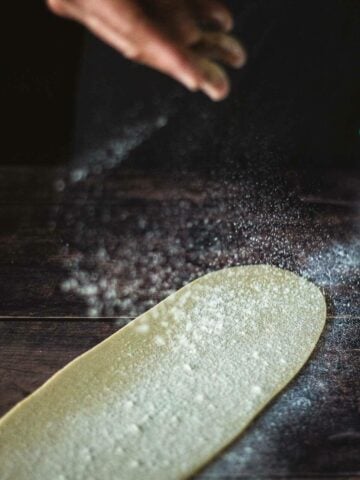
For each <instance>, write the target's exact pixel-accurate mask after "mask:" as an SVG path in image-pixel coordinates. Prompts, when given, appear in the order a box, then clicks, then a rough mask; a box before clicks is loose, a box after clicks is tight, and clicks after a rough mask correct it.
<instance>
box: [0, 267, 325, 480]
mask: <svg viewBox="0 0 360 480" xmlns="http://www.w3.org/2000/svg"><path fill="white" fill-rule="evenodd" d="M325 317H326V306H325V300H324V297H323V295H322V294H321V292H320V290H319V289H318V288H317V287H315V286H314V285H312V284H311V283H309V282H308V281H306V280H304V279H302V278H300V277H299V276H297V275H295V274H293V273H290V272H288V271H285V270H281V269H278V268H275V267H270V266H266V265H259V266H248V267H234V268H230V269H225V270H222V271H218V272H215V273H211V274H208V275H205V276H204V277H202V278H200V279H198V280H196V281H194V282H192V283H190V284H189V285H187V286H186V287H184V288H182V289H181V290H179V291H178V292H176V293H175V294H173V295H171V296H169V297H168V298H167V299H166V300H164V301H163V302H161V303H159V304H158V305H157V306H155V307H154V308H152V309H151V310H149V311H148V312H146V313H145V314H143V315H141V316H140V317H138V318H137V319H136V320H134V321H132V322H131V323H130V324H129V325H127V326H126V327H124V328H123V329H121V330H120V331H119V332H118V333H116V334H114V335H112V336H111V337H110V338H108V339H107V340H105V341H104V342H102V343H101V344H100V345H98V346H97V347H95V348H93V349H92V350H90V351H89V352H87V353H85V354H84V355H82V356H80V357H79V358H77V359H76V360H74V361H73V362H71V363H70V364H69V365H67V366H66V367H65V368H64V369H63V370H61V371H60V372H58V373H57V374H56V375H54V376H53V377H52V378H51V379H50V380H49V381H48V382H46V383H45V385H43V386H42V387H41V388H40V389H38V390H37V391H36V392H35V393H34V394H32V395H30V396H29V397H28V398H27V399H25V400H24V401H23V402H21V403H20V404H19V405H17V406H16V407H15V408H13V409H12V410H11V411H10V412H9V413H8V414H7V415H5V416H4V417H3V418H2V419H1V421H0V446H1V450H0V478H1V479H2V480H8V479H11V480H32V479H34V480H78V479H81V480H131V479H134V480H172V479H180V478H186V477H188V476H189V475H191V474H192V473H194V472H195V471H197V470H198V469H200V468H201V467H202V466H203V465H204V464H206V462H208V461H209V460H210V459H212V458H213V457H214V456H215V455H216V454H217V453H218V452H219V451H221V450H222V449H223V448H224V447H225V446H226V445H228V444H229V443H230V442H231V441H232V440H233V439H234V438H236V437H237V436H238V435H239V434H240V433H241V432H242V431H243V430H244V429H245V427H246V426H247V425H248V424H249V423H250V422H251V420H252V419H253V418H254V417H255V416H256V415H257V414H258V413H259V412H260V410H261V409H262V408H263V407H264V406H265V405H266V404H267V403H268V402H269V401H270V400H271V399H272V398H273V397H274V396H275V395H276V394H277V393H278V392H279V391H280V390H281V389H283V388H284V386H285V385H286V384H287V383H288V382H289V381H290V380H291V379H292V378H293V377H294V375H295V374H296V373H297V372H298V371H299V370H300V368H301V367H302V365H303V364H304V363H305V362H306V360H307V359H308V357H309V355H310V354H311V352H312V350H313V348H314V347H315V344H316V342H317V340H318V338H319V336H320V334H321V331H322V329H323V326H324V322H325Z"/></svg>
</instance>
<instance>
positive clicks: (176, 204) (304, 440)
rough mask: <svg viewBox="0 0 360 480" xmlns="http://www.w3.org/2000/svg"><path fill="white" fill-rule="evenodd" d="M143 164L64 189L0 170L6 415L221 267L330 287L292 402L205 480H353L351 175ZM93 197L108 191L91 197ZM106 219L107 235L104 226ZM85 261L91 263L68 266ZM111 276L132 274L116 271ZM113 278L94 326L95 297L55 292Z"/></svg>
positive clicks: (358, 323)
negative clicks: (270, 269)
mask: <svg viewBox="0 0 360 480" xmlns="http://www.w3.org/2000/svg"><path fill="white" fill-rule="evenodd" d="M147 148H150V147H149V145H148V146H147ZM143 154H144V149H143V148H142V147H140V150H139V148H137V149H135V151H134V152H133V153H132V154H131V157H132V166H131V168H130V167H129V165H128V163H127V162H125V163H124V164H122V165H120V166H116V167H112V168H110V169H109V170H106V169H105V171H104V172H102V173H95V174H90V175H89V177H88V178H87V179H84V180H82V181H79V182H76V183H71V182H70V181H66V182H65V183H66V186H65V188H64V189H63V186H64V185H63V184H62V183H61V182H60V181H59V178H65V176H66V175H68V172H65V173H64V168H61V169H60V170H59V169H51V168H49V167H39V168H30V167H29V168H25V167H24V168H20V167H16V168H10V167H6V168H5V167H3V168H2V170H1V185H2V188H1V194H0V195H1V204H2V205H1V223H2V225H4V226H5V228H4V229H3V230H2V232H1V237H0V242H1V243H0V245H1V250H0V251H1V257H0V258H1V260H0V261H1V268H0V275H1V282H0V296H1V304H2V306H1V310H2V314H3V315H4V316H6V317H7V318H3V319H2V320H1V322H0V342H1V348H0V359H1V360H0V365H1V367H0V368H1V370H0V372H1V376H0V409H1V413H5V412H6V411H7V410H8V409H9V408H11V407H12V406H13V405H14V404H16V403H17V402H18V401H19V400H21V399H22V398H24V397H25V396H27V395H28V394H29V393H31V392H32V391H34V389H36V388H37V387H38V386H40V385H41V384H42V383H43V382H44V381H45V380H46V379H47V378H49V377H50V376H51V375H52V374H53V373H54V372H56V371H57V370H58V369H59V368H61V367H62V366H64V365H65V364H66V363H68V362H69V361H70V360H71V359H72V358H75V357H76V356H77V355H79V354H80V353H82V352H84V351H86V350H87V349H88V348H90V347H92V346H93V345H96V344H97V343H98V342H100V341H101V340H103V339H105V338H107V337H108V336H109V335H110V334H112V333H114V332H115V331H117V330H118V329H119V328H120V327H121V325H123V324H124V323H126V321H128V320H129V319H130V318H131V317H133V316H134V315H135V314H137V313H139V312H141V311H143V310H144V309H146V308H147V307H148V306H149V305H150V304H151V303H152V302H157V301H158V300H160V299H161V298H163V297H164V296H166V295H167V294H168V293H169V289H177V288H178V287H180V286H181V285H182V284H184V283H186V282H188V281H189V280H191V279H192V278H194V277H196V276H198V275H200V274H202V273H205V272H207V271H209V270H213V269H216V268H221V267H223V266H228V265H235V264H247V263H259V262H268V263H272V264H277V265H281V266H283V267H286V268H290V269H291V270H294V271H297V272H299V273H302V274H304V275H307V276H308V277H309V278H311V279H312V280H313V281H315V283H318V284H319V285H320V286H321V288H322V289H323V291H324V292H325V294H326V297H327V302H328V320H327V325H326V329H325V332H324V334H323V336H322V338H321V340H320V343H319V346H318V347H317V349H316V351H315V353H314V354H313V355H312V357H311V359H310V361H309V363H308V364H307V365H306V367H305V368H304V369H303V370H302V372H301V373H300V375H299V376H298V377H297V378H296V379H295V380H294V381H293V382H292V384H291V385H290V387H289V388H287V389H286V390H285V392H283V393H282V394H281V395H280V396H279V397H278V398H277V399H275V401H274V402H272V404H271V405H270V406H269V408H267V409H266V411H265V412H264V413H263V414H262V415H260V417H259V418H258V419H257V420H256V421H255V422H254V424H253V425H252V426H251V427H250V428H249V429H248V431H247V432H246V433H245V434H244V435H243V436H242V437H241V438H240V439H239V440H237V441H236V442H235V443H234V444H233V445H232V446H231V447H230V448H228V449H227V451H226V452H225V453H224V454H222V455H221V456H220V457H219V458H218V459H217V460H216V461H215V462H213V464H212V465H210V466H209V467H208V468H207V469H205V471H204V472H203V474H201V475H199V478H206V479H210V478H216V479H225V478H248V479H257V478H266V479H268V478H296V479H301V478H311V479H315V478H333V477H334V478H344V479H345V478H346V479H349V478H357V477H358V476H359V471H360V416H359V400H360V384H359V371H360V355H359V351H360V350H359V349H360V343H359V342H360V340H359V339H360V314H359V289H358V286H359V270H358V267H359V244H358V237H357V233H358V231H357V228H358V212H359V203H358V200H357V193H358V192H359V186H360V179H359V177H358V176H356V172H355V171H353V170H350V171H349V170H346V169H343V170H341V169H328V170H327V171H324V170H323V169H319V170H316V169H309V170H307V171H305V172H304V171H301V172H300V173H299V169H298V170H296V169H294V168H290V167H289V165H288V164H287V163H285V165H282V170H281V175H280V176H279V172H280V170H279V165H275V163H274V164H273V165H272V166H271V168H268V167H267V166H264V165H263V164H262V163H261V162H260V163H259V165H258V166H257V168H254V165H252V166H251V168H248V166H246V165H243V166H242V168H241V169H238V168H236V169H235V170H236V172H237V174H236V175H235V177H234V175H233V173H234V170H233V171H232V175H231V176H230V178H229V176H228V171H229V169H228V166H226V168H224V169H223V168H221V169H220V170H218V171H216V174H214V172H212V171H211V169H210V171H209V169H203V168H190V167H188V168H184V167H183V166H182V168H181V169H175V170H173V171H172V172H170V171H169V169H168V167H166V166H163V167H161V166H158V167H157V168H156V169H151V168H145V167H144V166H143V165H141V164H140V165H139V164H138V163H137V161H138V160H137V159H138V158H142V156H143ZM139 163H140V162H139ZM70 171H72V170H71V168H70ZM239 171H240V173H239ZM309 179H311V182H310V180H309ZM54 182H55V184H56V185H57V190H61V191H60V192H59V191H56V188H53V185H54ZM99 184H102V185H103V188H102V189H101V192H99V191H94V188H96V186H97V185H99ZM258 185H259V186H260V187H258ZM254 186H255V187H254ZM59 187H60V188H59ZM254 188H255V190H254ZM258 188H260V191H262V194H261V195H260V196H259V198H258V200H256V192H257V189H258ZM254 194H255V196H254ZM259 199H260V200H259ZM109 212H110V213H109ZM106 214H108V215H110V219H112V221H111V222H109V219H107V220H106V221H105V222H102V221H101V218H102V217H103V216H104V215H106ZM240 217H241V218H240ZM139 219H140V222H139ZM79 222H80V224H81V227H79ZM149 232H150V233H149ZM151 232H152V233H151ZM215 239H216V240H215ZM99 242H100V243H99ZM176 242H177V243H176ZM65 243H67V244H68V245H67V246H65V248H64V244H65ZM100 244H101V245H102V246H103V247H104V248H105V249H106V252H107V258H106V261H105V267H106V268H105V270H104V266H103V264H102V262H103V260H101V262H100V263H99V262H98V261H97V260H96V255H97V252H98V249H99V245H100ZM133 244H134V248H133V247H132V245H133ZM136 251H137V252H138V254H137V255H136ZM124 252H125V256H124ZM79 253H81V254H82V255H83V259H82V261H81V262H80V264H79V263H78V262H75V265H76V267H74V263H73V260H74V258H77V256H78V255H79ZM155 254H157V255H158V256H159V258H158V259H157V261H156V262H154V255H155ZM118 263H120V264H121V265H123V268H121V269H119V270H115V269H114V268H115V267H114V265H115V266H116V265H117V264H118ZM79 265H80V267H79ZM166 268H167V271H168V276H167V277H164V276H162V271H163V270H164V269H166ZM106 270H107V271H110V273H111V274H110V277H112V278H113V277H114V275H115V272H116V271H117V274H116V275H117V280H118V283H117V287H116V288H117V290H118V295H119V298H121V302H120V305H116V306H113V302H112V301H105V300H101V301H100V307H99V310H98V311H97V312H96V317H101V318H89V308H90V309H91V305H90V306H89V305H88V303H87V302H88V300H89V297H88V296H87V295H86V294H84V293H83V294H81V293H79V291H78V292H77V293H76V292H74V291H68V290H67V289H66V288H65V291H64V289H62V288H61V285H63V284H64V282H65V284H66V282H68V280H69V278H70V279H74V278H77V277H76V276H77V275H78V274H79V271H83V272H87V274H88V275H90V276H91V274H93V275H94V276H93V283H95V284H98V282H99V281H100V276H101V275H103V274H104V271H106ZM157 275H158V276H159V278H160V280H158V279H157V277H156V276H157ZM110 277H109V278H110ZM135 281H137V283H136V285H137V288H135V284H134V282H135ZM129 285H131V288H130V289H128V290H126V287H128V286H129ZM85 286H88V283H85ZM147 287H149V288H148V290H149V291H148V292H147V291H146V289H147ZM124 289H125V294H123V293H122V292H123V291H124ZM139 292H140V293H139ZM127 298H129V299H130V300H129V301H128V302H127V301H126V299H127ZM115 309H117V310H116V315H115V313H114V312H115ZM109 315H110V316H112V317H113V318H106V317H109Z"/></svg>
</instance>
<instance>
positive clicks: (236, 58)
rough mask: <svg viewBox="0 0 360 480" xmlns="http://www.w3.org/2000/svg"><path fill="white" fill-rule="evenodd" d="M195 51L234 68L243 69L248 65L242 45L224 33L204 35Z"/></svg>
mask: <svg viewBox="0 0 360 480" xmlns="http://www.w3.org/2000/svg"><path fill="white" fill-rule="evenodd" d="M194 50H195V51H196V52H197V53H198V54H200V55H202V56H205V57H207V58H210V59H212V60H216V61H220V62H222V63H224V64H225V65H229V66H230V67H233V68H241V67H242V66H244V65H245V63H246V52H245V49H244V48H243V47H242V45H241V44H240V43H239V42H238V40H236V39H235V38H234V37H231V36H230V35H227V34H225V33H222V32H209V33H204V34H203V35H202V37H201V40H200V41H199V42H198V43H197V44H196V45H195V46H194Z"/></svg>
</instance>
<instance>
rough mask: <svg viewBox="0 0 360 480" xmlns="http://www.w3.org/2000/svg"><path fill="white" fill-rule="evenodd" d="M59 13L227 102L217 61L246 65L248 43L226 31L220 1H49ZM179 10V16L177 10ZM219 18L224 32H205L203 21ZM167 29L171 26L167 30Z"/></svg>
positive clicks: (228, 20) (228, 23) (225, 12)
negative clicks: (240, 42) (241, 42)
mask: <svg viewBox="0 0 360 480" xmlns="http://www.w3.org/2000/svg"><path fill="white" fill-rule="evenodd" d="M47 2H48V5H49V7H50V8H51V9H52V10H53V11H54V12H55V13H57V14H59V15H62V16H68V17H71V18H73V19H76V20H78V21H79V22H81V23H82V24H83V25H85V26H86V27H87V28H88V29H89V30H91V31H92V32H93V33H94V34H95V35H97V36H98V37H99V38H101V39H102V40H104V41H105V42H106V43H108V44H109V45H111V46H112V47H114V48H115V49H117V50H118V51H120V52H121V53H122V54H123V55H124V56H126V57H128V58H130V59H132V60H134V61H137V62H139V63H142V64H145V65H148V66H150V67H152V68H155V69H157V70H159V71H161V72H163V73H165V74H167V75H169V76H171V77H172V78H174V79H176V80H177V81H179V82H180V83H182V84H183V85H184V86H185V87H187V88H188V89H189V90H192V91H195V90H201V91H203V92H204V93H205V94H206V95H208V96H209V97H210V98H211V99H213V100H222V99H223V98H225V97H226V96H227V94H228V93H229V90H230V84H229V79H228V76H227V74H226V72H225V71H224V70H223V68H222V67H220V66H219V65H217V64H216V63H215V62H216V61H221V62H223V63H225V64H227V65H230V66H232V67H240V66H242V65H243V64H244V63H245V60H246V54H245V51H244V49H243V47H242V46H241V45H240V44H239V43H238V42H237V40H235V39H234V38H233V37H230V36H229V35H227V34H226V33H224V31H225V30H228V29H230V28H231V27H232V17H231V15H230V13H229V12H228V10H227V9H226V8H225V7H223V6H222V4H221V3H218V2H217V0H191V5H192V8H194V6H195V8H196V9H197V13H196V16H194V10H190V9H189V3H188V2H190V0H157V1H156V2H154V1H153V0H142V2H143V3H141V4H140V3H138V2H137V1H135V0H103V1H102V2H101V3H100V2H97V1H96V0H47ZM174 12H175V14H174ZM199 18H201V19H202V20H203V21H207V22H210V21H211V20H212V21H213V23H214V22H217V25H218V26H219V27H220V28H221V29H222V30H223V31H222V32H203V31H201V29H200V27H199V26H198V23H197V22H198V19H199ZM166 27H167V28H166Z"/></svg>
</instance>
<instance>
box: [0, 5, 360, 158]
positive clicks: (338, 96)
mask: <svg viewBox="0 0 360 480" xmlns="http://www.w3.org/2000/svg"><path fill="white" fill-rule="evenodd" d="M228 3H230V4H231V6H232V8H233V9H234V11H235V13H236V16H237V31H236V34H237V35H238V36H239V37H240V38H241V39H242V40H243V41H244V43H245V45H246V47H247V48H248V51H249V58H250V60H249V64H248V66H247V67H246V68H245V69H244V70H243V72H241V73H236V75H233V93H232V95H231V96H230V98H229V99H228V100H226V101H225V102H222V104H221V105H213V104H211V102H209V101H208V100H207V99H205V98H204V97H203V96H202V95H201V94H197V95H191V94H186V95H185V96H184V95H183V94H182V93H183V89H182V87H181V86H177V85H176V84H175V82H173V81H172V80H170V79H167V78H165V77H163V76H162V75H161V74H158V73H156V72H152V71H150V70H148V69H146V68H143V67H140V66H135V65H133V64H131V63H130V62H128V61H126V60H124V59H122V58H121V56H120V55H118V54H117V53H116V52H114V51H113V50H112V49H111V48H109V47H107V46H105V45H103V44H102V43H100V42H98V41H96V40H94V39H93V38H92V37H91V36H90V35H85V39H84V32H83V29H82V28H81V27H79V26H77V25H76V24H75V23H73V22H70V21H67V20H63V19H60V18H56V17H55V16H54V15H52V14H51V13H50V12H48V11H47V8H46V6H45V4H44V2H40V1H37V2H20V3H18V2H17V3H14V2H11V4H10V6H7V7H6V11H5V14H4V16H3V18H4V21H5V23H6V25H9V26H11V33H8V34H7V37H8V38H7V42H6V49H5V54H4V57H3V65H4V68H3V69H2V71H3V73H2V77H3V78H2V83H3V85H2V88H1V92H2V95H3V100H2V107H3V108H2V111H3V119H4V124H5V129H4V130H3V155H2V156H1V158H2V160H1V162H2V163H11V164H14V163H25V164H30V163H55V162H63V161H68V160H69V158H70V155H69V154H70V153H71V152H74V151H75V152H79V151H82V150H83V149H84V148H85V149H88V148H93V146H94V145H96V144H97V143H99V142H100V141H101V140H102V139H103V138H106V136H107V135H108V132H109V131H110V130H111V129H112V127H113V125H114V123H116V122H118V121H119V119H121V117H122V115H123V114H124V112H126V111H127V110H129V109H130V108H132V105H134V104H135V103H136V102H137V103H139V101H140V104H141V107H140V112H139V113H138V116H140V117H141V116H146V115H147V113H148V112H151V111H153V110H154V109H156V108H158V106H157V104H156V101H155V100H154V96H156V94H158V93H159V92H162V93H163V94H164V95H165V96H166V94H167V93H169V92H171V94H176V92H180V93H181V102H182V103H184V107H183V110H182V112H180V118H181V115H182V117H183V118H184V121H186V118H187V115H188V113H189V109H191V111H197V112H198V113H199V112H201V111H205V112H206V111H210V112H215V113H216V115H217V116H218V117H219V118H221V121H223V119H224V118H226V119H227V120H229V119H230V118H231V117H234V120H233V121H234V122H236V124H237V126H238V135H239V136H247V139H248V142H252V141H253V142H255V141H256V134H257V132H258V131H261V130H263V129H264V128H265V129H266V130H267V134H269V133H270V134H271V135H273V136H275V137H276V143H279V144H283V145H285V144H286V148H288V150H289V154H291V155H293V156H294V157H297V158H298V159H301V161H304V160H306V159H308V160H310V161H311V162H313V161H316V162H320V163H324V164H331V163H334V162H335V163H340V164H342V165H344V164H354V163H355V162H356V160H357V159H358V158H359V139H360V137H359V128H360V123H359V111H360V108H359V98H360V95H359V85H360V81H359V80H360V75H359V58H358V57H359V50H360V41H359V31H360V28H359V25H360V22H359V19H360V13H359V11H360V4H359V2H358V1H356V0H341V1H339V0H338V1H336V0H330V1H329V0H328V1H323V0H318V1H316V2H311V1H301V2H299V1H293V0H290V1H289V0H271V1H265V0H248V1H239V2H235V1H233V2H228ZM239 108H240V111H239ZM250 123H251V125H252V128H251V132H250V131H249V128H248V126H249V124H250ZM217 127H218V125H217V124H216V122H215V124H214V125H213V128H214V129H217ZM194 128H196V125H195V126H194ZM200 141H201V140H200ZM204 148H205V147H204Z"/></svg>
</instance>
